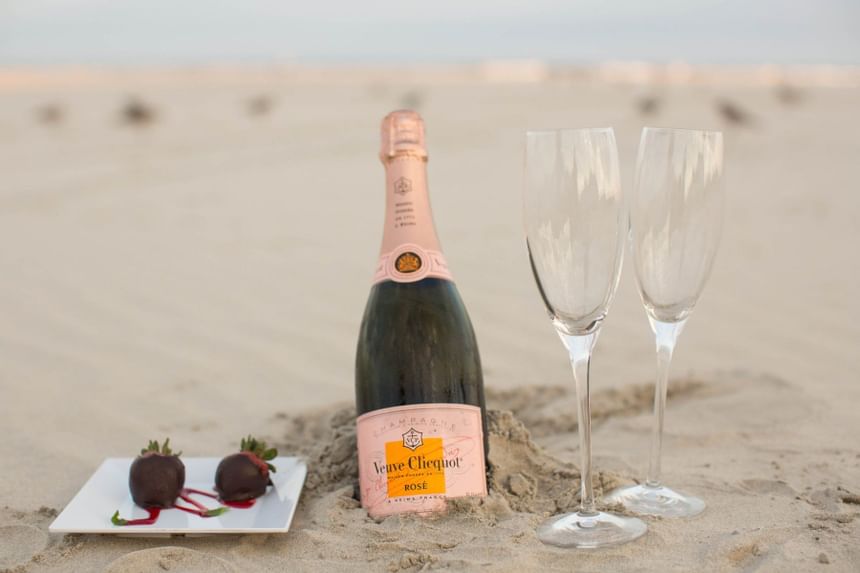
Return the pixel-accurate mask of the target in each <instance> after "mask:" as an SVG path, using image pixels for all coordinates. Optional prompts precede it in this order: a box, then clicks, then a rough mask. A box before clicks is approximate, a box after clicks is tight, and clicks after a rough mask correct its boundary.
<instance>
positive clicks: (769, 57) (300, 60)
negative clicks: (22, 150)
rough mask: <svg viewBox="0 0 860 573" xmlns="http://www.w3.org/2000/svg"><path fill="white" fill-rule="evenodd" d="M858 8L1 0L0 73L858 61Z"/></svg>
mask: <svg viewBox="0 0 860 573" xmlns="http://www.w3.org/2000/svg"><path fill="white" fill-rule="evenodd" d="M857 22H860V3H858V2H851V1H849V0H820V1H818V2H814V1H810V0H802V1H800V2H793V3H791V4H790V5H789V4H787V3H784V2H781V1H778V0H762V1H760V2H756V3H744V2H741V1H738V0H730V1H725V2H719V1H715V0H699V1H697V2H683V1H678V0H654V1H653V2H650V3H648V4H647V5H643V4H641V3H638V2H633V1H630V0H624V1H622V2H617V3H612V4H611V5H607V4H605V3H601V2H598V1H595V0H587V1H584V2H577V3H574V4H569V5H568V4H564V3H560V2H554V1H551V0H534V1H532V2H530V3H529V4H528V5H523V4H522V3H520V2H515V1H510V0H504V1H499V2H492V1H490V0H476V1H474V2H471V3H468V5H463V4H459V3H457V2H454V1H453V0H440V1H438V2H436V3H434V5H433V6H432V8H427V7H426V6H423V5H418V4H398V5H396V9H392V5H391V4H390V3H383V2H381V1H379V0H369V1H367V2H363V3H349V2H344V1H339V2H322V3H316V4H312V5H296V4H293V3H284V2H278V1H276V0H247V1H246V2H243V3H242V4H241V5H237V4H233V3H229V2H225V1H222V0H184V1H182V2H176V1H173V2H171V1H170V0H149V1H148V2H142V1H139V0H130V1H125V2H111V1H110V0H0V65H6V66H67V65H75V66H77V65H81V66H189V65H191V66H194V65H211V64H232V65H241V64H282V63H288V64H301V65H314V64H323V65H330V64H337V65H354V64H361V65H392V64H393V65H402V64H407V63H416V64H473V63H478V62H484V61H487V60H536V61H542V62H546V63H548V64H565V65H591V64H597V63H601V62H606V61H636V62H648V63H672V62H684V63H688V64H691V65H744V66H746V65H764V64H773V65H785V66H795V65H819V64H825V65H858V64H860V35H858V34H856V30H855V28H856V23H857Z"/></svg>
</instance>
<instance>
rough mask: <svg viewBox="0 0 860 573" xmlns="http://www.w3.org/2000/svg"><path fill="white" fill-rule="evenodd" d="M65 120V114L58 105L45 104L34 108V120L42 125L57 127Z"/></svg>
mask: <svg viewBox="0 0 860 573" xmlns="http://www.w3.org/2000/svg"><path fill="white" fill-rule="evenodd" d="M65 118H66V112H65V111H64V110H63V106H61V105H60V104H58V103H46V104H45V105H42V106H39V107H38V108H36V119H37V120H38V121H39V123H41V124H43V125H57V124H59V123H62V122H63V120H64V119H65Z"/></svg>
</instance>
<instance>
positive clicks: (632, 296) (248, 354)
mask: <svg viewBox="0 0 860 573" xmlns="http://www.w3.org/2000/svg"><path fill="white" fill-rule="evenodd" d="M745 77H746V76H742V77H741V79H740V80H738V79H737V78H734V79H733V80H732V81H728V80H726V78H725V77H724V76H720V75H718V76H715V77H711V78H710V79H709V78H708V77H704V78H698V77H697V78H694V79H695V80H696V81H687V80H689V78H687V80H685V81H674V80H671V78H670V79H669V80H667V79H666V78H663V80H661V81H656V82H652V81H650V80H649V82H647V83H641V84H636V85H634V84H630V83H625V82H620V81H617V78H615V76H613V77H612V78H607V77H606V76H605V75H600V74H596V75H595V74H589V73H585V72H582V73H570V74H560V75H551V76H548V77H543V76H542V75H540V74H538V75H537V77H533V76H532V75H530V76H529V77H528V78H526V79H522V78H520V79H521V80H522V81H511V80H512V79H511V78H507V79H505V78H504V77H501V78H500V77H499V73H498V70H495V71H494V75H493V77H492V78H487V77H484V76H481V74H469V73H451V74H444V73H442V72H440V71H439V70H435V71H434V72H433V73H427V74H424V75H423V76H422V75H421V74H413V75H411V76H410V77H408V78H404V76H398V75H397V74H394V73H391V72H385V71H381V70H373V71H365V72H358V71H355V72H350V73H342V72H338V71H336V70H330V71H325V70H323V71H320V70H316V71H313V73H311V72H309V71H304V72H303V73H294V72H293V71H291V70H290V69H283V70H256V71H250V72H238V71H235V70H220V71H219V70H208V71H205V70H185V71H181V72H180V71H176V72H169V73H168V72H158V71H153V70H143V71H139V72H134V73H132V72H100V73H93V72H87V71H84V70H77V71H64V72H56V73H48V72H38V73H37V72H32V73H30V72H26V73H25V72H22V71H20V70H19V71H6V72H3V73H0V95H2V102H3V103H2V106H0V244H2V245H3V248H2V249H0V317H2V320H0V434H2V435H3V439H2V440H0V460H2V465H0V467H2V469H0V506H3V507H4V509H3V511H2V512H0V571H5V570H8V571H25V572H28V573H29V572H37V571H75V572H77V571H110V572H119V571H152V570H172V571H332V572H335V571H336V572H342V571H419V570H434V569H451V570H465V571H471V570H482V571H532V570H535V571H570V570H576V571H606V570H613V571H621V572H626V571H693V570H696V571H818V570H820V571H834V572H836V571H846V572H848V571H857V570H858V569H860V544H858V539H860V446H858V443H857V436H858V435H859V434H860V415H858V405H860V384H858V380H857V376H858V374H857V373H858V367H860V359H858V355H857V347H858V344H860V320H858V319H860V298H858V296H857V293H858V289H860V268H858V265H857V248H858V246H860V225H858V221H860V194H858V193H857V192H856V187H857V183H856V182H857V181H858V180H860V162H858V161H857V157H858V156H860V135H858V134H860V104H858V102H860V86H858V85H857V84H856V83H854V84H853V85H849V84H850V82H849V84H845V83H844V82H843V83H842V85H834V84H833V82H831V83H830V85H823V84H822V82H807V83H804V81H807V80H808V79H809V78H808V77H807V76H803V77H802V78H801V79H800V80H798V81H796V82H794V83H792V84H791V87H790V88H786V87H785V86H786V85H787V84H783V83H782V81H781V80H780V81H776V80H774V76H773V74H771V75H770V76H767V77H766V78H765V79H764V80H762V81H746V80H744V79H743V78H745ZM514 79H516V78H514ZM747 79H749V78H747ZM754 79H755V78H754ZM502 80H505V81H502ZM670 80H671V81H670ZM837 83H838V82H837ZM131 101H133V102H136V103H135V104H134V105H133V106H129V102H131ZM404 105H410V106H415V107H417V109H418V110H419V111H420V112H421V113H422V114H423V115H424V117H425V120H426V122H427V130H428V132H427V140H428V145H429V150H430V164H429V169H430V188H431V197H432V202H433V208H434V213H435V218H436V223H437V227H438V231H439V235H440V238H441V241H442V244H443V247H444V249H445V252H446V255H447V258H448V262H449V265H450V267H451V269H452V271H453V273H454V275H455V278H456V280H457V284H458V286H459V288H460V292H461V294H462V295H463V298H464V300H465V302H466V305H467V306H468V308H469V311H470V314H471V317H472V320H473V322H474V325H475V329H476V332H477V335H478V340H479V344H480V347H481V352H482V358H483V363H484V368H485V384H486V388H487V392H488V407H489V408H490V409H491V415H490V421H491V439H490V443H491V452H490V463H491V468H492V480H491V486H492V488H491V490H492V491H491V495H490V496H489V497H488V498H487V499H486V500H484V501H483V502H477V501H459V502H457V503H455V504H453V506H452V508H451V510H450V511H449V513H448V514H447V515H445V516H439V517H436V518H432V519H426V518H417V517H412V516H401V517H392V518H388V519H385V520H383V521H381V522H374V521H373V520H370V519H369V518H367V516H366V514H365V512H364V511H363V510H362V509H361V508H360V507H358V505H357V502H356V501H355V499H354V497H353V486H354V481H355V475H354V472H355V461H354V459H353V457H352V456H353V455H354V447H353V444H354V435H353V414H354V413H353V412H352V410H351V406H352V397H353V358H354V349H355V341H356V336H357V331H358V325H359V321H360V319H361V314H362V311H363V308H364V303H365V300H366V296H367V294H368V291H369V287H370V284H369V283H370V279H371V275H372V272H373V269H374V265H375V262H376V256H377V254H378V249H379V243H380V239H381V225H382V217H383V208H384V197H383V174H382V168H381V166H380V165H379V162H378V160H377V158H376V153H377V149H378V123H379V120H380V119H381V118H382V116H383V115H384V114H385V113H387V112H388V111H390V110H392V109H395V108H398V107H402V106H404ZM130 107H131V108H133V111H129V110H130ZM135 110H136V111H135ZM141 110H143V111H141ZM643 125H662V126H683V127H697V128H711V129H722V130H724V132H725V134H726V135H725V137H726V163H727V168H726V175H727V193H728V194H727V210H726V219H725V229H724V237H723V242H722V246H721V252H720V254H719V256H718V259H717V263H716V266H715V268H714V272H713V275H712V277H711V279H710V282H709V284H708V285H707V287H706V290H705V293H704V295H703V296H702V299H701V301H700V303H699V305H698V307H697V308H696V310H695V312H694V313H693V316H692V318H691V319H690V321H689V323H688V325H687V327H686V329H685V331H684V333H683V335H682V337H681V339H680V342H679V345H678V349H677V352H676V354H675V362H674V365H673V376H672V378H673V379H672V382H671V385H670V393H671V395H670V399H669V408H668V413H667V419H666V436H665V442H664V463H663V468H664V477H665V481H666V482H667V483H668V484H669V485H671V486H674V487H676V488H678V489H681V490H684V491H689V492H691V493H695V494H697V495H699V496H700V497H702V498H704V499H705V500H706V502H707V503H708V508H707V510H706V511H705V513H704V514H702V515H701V516H700V517H698V518H695V519H693V520H681V521H677V520H668V519H666V520H659V519H649V520H648V523H649V532H648V533H647V535H646V536H645V537H643V538H642V539H640V540H639V541H637V542H635V543H631V544H628V545H625V546H621V547H617V548H610V549H605V550H599V551H571V550H560V549H554V548H550V547H546V546H544V545H542V544H541V543H540V542H538V541H537V539H536V538H535V535H534V529H535V527H536V526H537V524H538V523H540V522H541V521H542V520H543V519H544V518H545V517H546V516H548V515H551V514H554V513H556V512H558V511H563V510H568V509H571V508H573V507H575V505H576V501H577V495H578V483H579V480H578V476H579V473H578V470H577V467H578V464H579V461H578V442H577V438H576V434H575V430H576V414H575V405H574V395H573V384H572V380H571V374H570V372H569V366H568V363H567V356H566V353H565V350H564V349H563V347H562V346H561V344H560V343H559V341H558V339H557V337H556V336H555V334H554V332H553V329H552V326H551V325H550V323H549V321H548V320H547V318H546V314H545V311H544V310H543V308H542V306H541V302H540V299H539V296H538V293H537V291H536V289H535V286H534V284H533V280H532V277H531V275H530V271H529V268H528V262H527V258H526V255H525V249H524V241H523V237H522V231H521V225H520V192H521V189H520V181H521V175H522V174H521V158H522V133H523V131H524V130H525V129H527V128H538V127H562V126H567V127H577V126H579V127H583V126H594V127H599V126H614V127H615V129H616V136H617V138H618V143H619V150H620V154H621V165H622V180H623V182H624V184H625V185H626V188H627V189H628V190H629V189H630V182H631V181H632V174H633V165H634V160H635V153H636V146H637V144H638V137H639V130H640V129H641V127H642V126H643ZM630 268H631V267H630V266H628V267H627V268H626V269H625V270H624V272H623V276H622V280H621V286H620V289H619V293H618V297H617V298H616V301H615V303H614V305H613V307H612V309H611V312H610V315H609V318H608V319H607V321H606V323H605V326H604V328H603V332H602V334H601V338H600V340H599V341H598V344H597V348H596V353H595V357H594V362H593V367H592V388H593V391H594V395H593V404H594V419H595V422H594V453H595V466H596V470H597V475H596V483H597V485H598V486H599V487H598V490H601V489H603V488H610V487H612V486H614V485H617V484H623V483H633V482H634V481H635V480H638V479H641V478H643V473H644V469H645V465H646V463H647V460H646V457H647V452H648V440H649V430H650V423H651V415H650V410H651V401H652V384H653V382H652V381H653V372H654V369H655V357H654V350H653V340H652V335H651V334H650V331H649V329H648V325H647V321H646V318H645V314H644V311H643V309H642V307H641V303H640V301H639V299H638V295H637V293H636V288H635V282H634V279H633V276H632V274H631V272H630ZM248 433H254V434H257V435H260V436H261V437H264V438H267V439H269V440H271V441H272V442H273V443H274V444H276V445H277V446H278V447H279V449H280V451H281V453H282V454H285V455H290V454H297V455H303V456H306V457H307V458H308V460H309V464H310V466H309V467H310V474H309V477H308V483H307V488H306V491H305V493H304V495H303V499H302V502H301V504H300V506H299V508H298V512H297V514H296V518H295V521H294V522H293V527H292V530H291V531H290V532H289V533H288V534H285V535H262V536H226V537H209V538H197V539H191V538H188V539H186V538H172V539H169V540H165V539H161V540H158V539H148V540H147V539H124V538H113V537H99V536H87V535H66V536H62V535H52V534H48V531H47V528H48V525H49V524H50V522H51V521H52V519H53V518H54V517H55V516H56V514H57V512H58V511H59V510H61V509H62V508H63V507H64V505H65V504H66V503H67V502H68V501H69V500H70V499H71V497H72V496H73V495H74V494H75V493H76V492H77V490H78V489H79V488H80V486H81V485H82V484H83V483H84V482H85V481H86V479H87V478H88V477H89V476H90V474H91V473H92V472H93V471H94V469H95V468H96V467H97V466H98V464H99V463H100V462H101V460H102V459H103V458H105V457H108V456H129V455H133V454H134V453H135V452H136V451H138V450H139V449H140V447H142V446H143V445H144V444H145V443H146V441H147V440H148V439H151V438H153V439H154V438H159V439H160V438H163V437H164V436H170V437H171V442H172V444H175V446H176V448H177V449H181V450H182V451H183V452H184V454H185V455H188V456H203V455H206V456H217V455H222V454H225V453H227V452H229V451H230V450H232V449H234V448H235V447H236V446H237V444H238V440H239V438H240V437H241V436H243V435H246V434H248Z"/></svg>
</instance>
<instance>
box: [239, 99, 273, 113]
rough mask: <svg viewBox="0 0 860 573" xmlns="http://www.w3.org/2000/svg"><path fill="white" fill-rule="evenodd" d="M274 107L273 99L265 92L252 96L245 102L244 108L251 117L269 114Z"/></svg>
mask: <svg viewBox="0 0 860 573" xmlns="http://www.w3.org/2000/svg"><path fill="white" fill-rule="evenodd" d="M274 107H275V101H274V100H273V99H272V97H271V96H268V95H265V94H260V95H256V96H254V97H252V98H250V99H249V100H248V101H247V103H246V104H245V109H246V110H247V111H248V115H250V116H253V117H261V116H264V115H269V113H270V112H271V111H272V109H274Z"/></svg>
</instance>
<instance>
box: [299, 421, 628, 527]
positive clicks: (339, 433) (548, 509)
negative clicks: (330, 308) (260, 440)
mask: <svg viewBox="0 0 860 573" xmlns="http://www.w3.org/2000/svg"><path fill="white" fill-rule="evenodd" d="M487 422H488V431H489V442H490V454H489V471H488V476H489V496H488V497H487V498H486V499H484V500H479V499H462V500H455V501H452V502H451V503H450V504H449V513H452V512H453V513H456V512H464V513H468V514H471V515H478V516H484V517H487V518H492V517H500V516H503V515H508V514H510V513H511V512H512V511H516V512H524V513H532V514H550V513H556V512H562V511H570V510H573V509H575V508H576V507H577V505H578V503H579V489H580V485H579V484H580V482H579V478H580V474H579V470H578V469H577V468H576V467H575V466H573V465H572V464H568V463H564V462H562V461H560V460H558V459H556V458H554V457H552V456H551V455H549V454H548V453H546V452H545V451H543V450H542V449H541V448H540V447H539V446H538V445H537V444H535V442H534V441H533V440H532V438H531V436H530V434H529V431H528V430H527V429H526V427H525V426H524V425H523V423H522V422H521V421H519V420H518V419H517V418H516V417H515V416H514V415H513V414H512V413H511V412H510V411H507V410H493V409H491V410H489V411H488V412H487ZM287 436H288V438H287V443H286V444H284V445H283V446H282V447H283V450H284V451H294V452H295V451H299V452H301V453H302V454H303V455H305V456H307V458H308V460H309V474H308V480H307V484H306V489H307V491H308V492H309V493H310V494H311V495H312V496H322V495H325V494H327V493H331V492H334V491H338V490H341V489H343V488H346V489H349V488H351V490H350V492H351V493H350V495H351V496H352V497H353V498H355V499H357V498H358V495H357V476H358V460H357V452H356V439H355V411H354V409H353V408H352V407H351V406H343V407H338V408H336V409H329V410H323V411H317V412H313V413H310V414H307V415H304V416H300V417H297V418H292V419H290V421H289V429H288V432H287ZM620 483H621V482H620V480H619V478H618V476H616V475H614V474H611V473H603V472H600V473H596V474H595V487H596V489H597V492H598V493H600V491H602V490H604V489H606V490H608V489H609V488H612V487H615V486H616V485H618V484H620Z"/></svg>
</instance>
